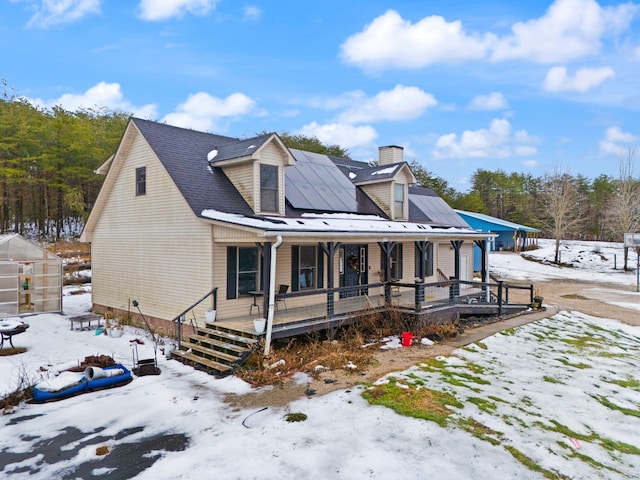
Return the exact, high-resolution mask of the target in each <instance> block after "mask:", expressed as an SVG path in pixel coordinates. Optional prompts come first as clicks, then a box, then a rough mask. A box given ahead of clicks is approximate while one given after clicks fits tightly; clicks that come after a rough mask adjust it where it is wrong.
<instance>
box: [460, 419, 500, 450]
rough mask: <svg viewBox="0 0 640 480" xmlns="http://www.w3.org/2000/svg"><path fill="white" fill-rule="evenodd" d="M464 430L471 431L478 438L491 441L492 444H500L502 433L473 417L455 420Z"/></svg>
mask: <svg viewBox="0 0 640 480" xmlns="http://www.w3.org/2000/svg"><path fill="white" fill-rule="evenodd" d="M455 423H456V425H458V426H459V427H460V428H462V429H463V430H464V431H466V432H469V433H470V434H471V435H473V436H474V437H476V438H479V439H480V440H484V441H485V442H489V443H490V444H492V445H500V443H501V439H502V433H501V432H496V431H495V430H493V429H491V428H489V427H487V426H486V425H484V424H482V423H480V422H478V421H477V420H475V419H473V418H471V417H465V418H458V419H457V421H456V422H455Z"/></svg>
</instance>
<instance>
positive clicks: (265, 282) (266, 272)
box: [256, 242, 271, 318]
mask: <svg viewBox="0 0 640 480" xmlns="http://www.w3.org/2000/svg"><path fill="white" fill-rule="evenodd" d="M256 245H258V250H260V253H261V254H262V282H261V283H262V288H260V289H259V290H262V291H263V292H264V295H263V296H262V315H263V316H264V318H267V312H268V311H269V292H270V291H271V288H270V287H271V242H264V244H263V245H260V244H259V243H258V244H256Z"/></svg>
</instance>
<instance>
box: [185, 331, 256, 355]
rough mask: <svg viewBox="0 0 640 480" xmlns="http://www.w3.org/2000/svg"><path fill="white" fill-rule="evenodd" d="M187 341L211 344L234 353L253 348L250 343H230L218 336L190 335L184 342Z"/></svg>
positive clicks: (205, 344)
mask: <svg viewBox="0 0 640 480" xmlns="http://www.w3.org/2000/svg"><path fill="white" fill-rule="evenodd" d="M185 342H190V343H197V344H199V345H204V346H207V345H209V346H211V347H212V348H213V349H214V350H217V349H220V350H222V351H223V352H226V353H230V354H232V355H233V354H234V353H239V354H243V353H244V352H246V351H247V350H252V349H253V345H249V344H244V345H238V344H237V343H228V342H225V341H222V340H218V339H217V338H213V337H209V336H203V335H189V337H187V339H186V340H184V341H183V342H182V343H183V344H184V343H185Z"/></svg>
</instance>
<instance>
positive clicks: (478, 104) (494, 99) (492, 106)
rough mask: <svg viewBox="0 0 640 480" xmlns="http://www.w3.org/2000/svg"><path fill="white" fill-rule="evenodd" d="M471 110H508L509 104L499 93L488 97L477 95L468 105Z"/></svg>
mask: <svg viewBox="0 0 640 480" xmlns="http://www.w3.org/2000/svg"><path fill="white" fill-rule="evenodd" d="M469 108H470V109H471V110H502V109H505V108H509V104H508V103H507V100H506V99H505V98H504V96H503V95H502V94H501V93H499V92H492V93H490V94H489V95H478V96H477V97H475V98H474V99H473V100H471V102H470V103H469Z"/></svg>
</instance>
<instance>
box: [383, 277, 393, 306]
mask: <svg viewBox="0 0 640 480" xmlns="http://www.w3.org/2000/svg"><path fill="white" fill-rule="evenodd" d="M384 303H385V304H386V305H390V304H391V282H386V283H385V284H384Z"/></svg>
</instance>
